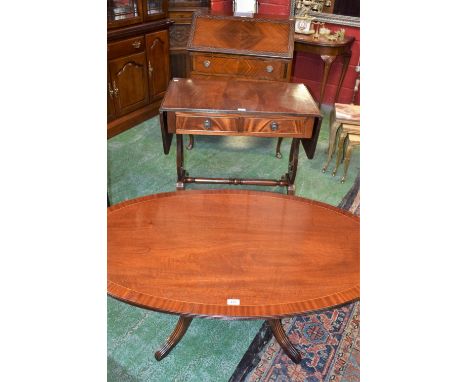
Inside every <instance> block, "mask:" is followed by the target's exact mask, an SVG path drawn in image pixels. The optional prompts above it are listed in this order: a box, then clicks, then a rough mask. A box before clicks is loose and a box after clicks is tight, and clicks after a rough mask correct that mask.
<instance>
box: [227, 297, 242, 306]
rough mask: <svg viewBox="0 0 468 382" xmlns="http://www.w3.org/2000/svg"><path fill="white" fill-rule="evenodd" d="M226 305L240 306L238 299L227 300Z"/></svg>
mask: <svg viewBox="0 0 468 382" xmlns="http://www.w3.org/2000/svg"><path fill="white" fill-rule="evenodd" d="M227 304H228V305H240V300H239V299H238V298H228V299H227Z"/></svg>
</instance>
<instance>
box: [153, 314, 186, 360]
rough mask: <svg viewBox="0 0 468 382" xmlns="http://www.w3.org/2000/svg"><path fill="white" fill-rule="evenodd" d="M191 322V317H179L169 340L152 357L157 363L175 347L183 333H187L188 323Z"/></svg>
mask: <svg viewBox="0 0 468 382" xmlns="http://www.w3.org/2000/svg"><path fill="white" fill-rule="evenodd" d="M191 322H192V317H183V316H180V317H179V321H177V325H176V327H175V329H174V331H173V332H172V333H171V335H170V336H169V338H168V339H167V340H166V342H165V343H164V345H163V346H162V347H161V349H159V350H158V351H157V352H156V353H155V354H154V356H155V357H156V359H157V360H158V361H161V360H162V359H163V358H164V357H165V356H167V355H168V354H169V352H170V351H171V350H172V349H173V348H174V346H176V345H177V344H178V343H179V341H180V340H181V339H182V337H183V336H184V334H185V332H186V331H187V329H188V327H189V326H190V323H191Z"/></svg>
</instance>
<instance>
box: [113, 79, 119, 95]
mask: <svg viewBox="0 0 468 382" xmlns="http://www.w3.org/2000/svg"><path fill="white" fill-rule="evenodd" d="M113 82H114V94H115V96H116V97H118V96H119V88H118V87H117V84H116V83H115V80H114V81H113Z"/></svg>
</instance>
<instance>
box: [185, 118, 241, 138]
mask: <svg viewBox="0 0 468 382" xmlns="http://www.w3.org/2000/svg"><path fill="white" fill-rule="evenodd" d="M238 131H239V118H238V117H233V116H229V115H216V116H209V115H196V114H188V113H176V133H184V134H185V133H193V134H208V135H216V134H226V133H237V132H238Z"/></svg>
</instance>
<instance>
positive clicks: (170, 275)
mask: <svg viewBox="0 0 468 382" xmlns="http://www.w3.org/2000/svg"><path fill="white" fill-rule="evenodd" d="M107 269H108V293H109V294H110V295H111V296H113V297H115V298H118V299H120V300H123V301H126V302H128V303H131V304H135V305H138V306H141V307H144V308H148V309H152V310H157V311H162V312H167V313H173V314H180V315H183V316H188V317H194V316H199V317H217V318H235V319H258V318H279V317H285V316H292V315H298V314H303V313H307V312H310V311H314V310H320V309H324V308H328V307H332V306H336V305H340V304H343V303H346V302H349V301H352V300H355V299H357V298H358V297H359V218H357V217H355V216H353V215H351V214H349V213H347V212H343V211H342V210H339V209H338V208H335V207H331V206H328V205H326V204H323V203H319V202H315V201H312V200H308V199H304V198H299V197H293V196H286V195H281V194H276V193H267V192H257V191H245V190H239V191H237V190H232V191H231V190H207V191H185V192H178V193H164V194H157V195H151V196H146V197H142V198H138V199H134V200H130V201H126V202H123V203H120V204H117V205H114V206H112V207H110V208H108V255H107ZM227 299H239V300H240V305H238V306H236V305H227Z"/></svg>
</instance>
